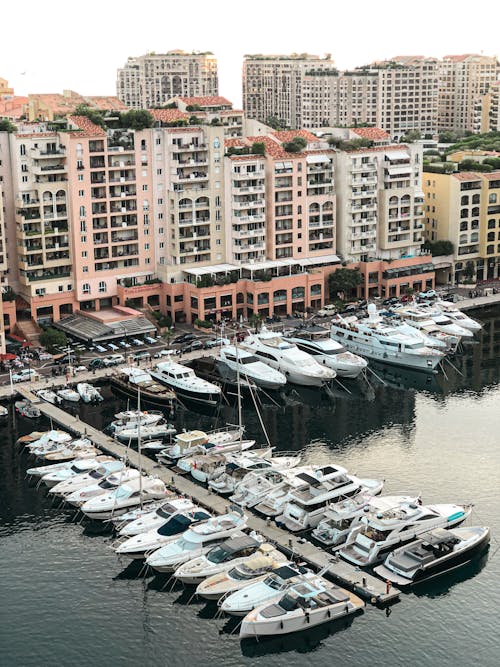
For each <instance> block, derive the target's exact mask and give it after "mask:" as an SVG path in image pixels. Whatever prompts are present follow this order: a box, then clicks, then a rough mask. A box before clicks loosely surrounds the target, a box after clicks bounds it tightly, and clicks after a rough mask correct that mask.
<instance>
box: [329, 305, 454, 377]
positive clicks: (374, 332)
mask: <svg viewBox="0 0 500 667" xmlns="http://www.w3.org/2000/svg"><path fill="white" fill-rule="evenodd" d="M370 305H371V304H370ZM330 335H331V337H332V338H334V339H335V340H337V341H339V342H340V343H342V344H343V345H344V346H345V347H346V348H347V349H348V350H350V351H351V352H354V353H355V354H361V355H363V356H365V357H368V359H374V360H376V361H380V362H382V363H387V364H395V365H396V366H404V367H406V368H415V369H418V370H424V371H433V370H434V369H435V368H436V366H437V365H438V364H439V363H440V362H441V360H442V359H443V358H444V356H445V355H444V353H443V352H441V351H440V350H436V349H435V348H430V347H426V346H425V345H424V344H423V342H422V341H421V340H420V338H419V337H418V336H416V335H414V336H410V335H408V334H405V333H402V332H401V331H399V330H398V328H397V327H396V326H391V325H388V324H384V323H380V322H378V321H375V320H371V319H370V318H368V319H364V320H358V318H357V317H354V316H349V317H341V316H340V315H337V316H336V317H334V318H333V319H332V321H331V329H330Z"/></svg>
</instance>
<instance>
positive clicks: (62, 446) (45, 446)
mask: <svg viewBox="0 0 500 667" xmlns="http://www.w3.org/2000/svg"><path fill="white" fill-rule="evenodd" d="M90 446H92V442H91V441H90V440H89V439H88V438H76V439H74V438H70V439H69V440H61V441H59V442H57V441H54V440H49V441H47V442H44V443H42V444H40V445H39V446H38V447H34V446H33V445H31V446H30V453H31V454H32V455H33V456H36V457H37V458H41V459H42V458H45V457H46V456H48V455H49V454H55V453H57V452H60V451H62V450H69V449H71V450H76V449H87V448H88V447H90Z"/></svg>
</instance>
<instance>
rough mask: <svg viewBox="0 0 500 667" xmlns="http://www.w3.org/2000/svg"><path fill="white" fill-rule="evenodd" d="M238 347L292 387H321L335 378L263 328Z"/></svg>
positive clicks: (328, 371)
mask: <svg viewBox="0 0 500 667" xmlns="http://www.w3.org/2000/svg"><path fill="white" fill-rule="evenodd" d="M241 347H242V348H243V349H244V350H247V351H248V352H251V353H252V354H254V355H255V356H256V357H257V358H258V359H260V360H261V361H263V362H264V363H266V364H268V365H269V366H271V367H272V368H275V369H276V370H278V371H280V373H283V374H284V375H285V377H286V378H287V380H288V381H289V382H293V383H294V384H300V385H306V386H312V387H322V386H323V385H325V384H327V383H328V382H330V381H331V380H333V378H334V377H335V371H333V370H331V369H330V368H326V367H325V366H323V365H321V364H319V363H318V362H317V361H316V360H315V359H314V358H313V357H312V356H311V355H310V354H307V352H303V351H302V350H299V348H298V347H297V346H296V345H295V344H294V343H290V342H288V341H286V340H285V339H284V338H283V337H282V336H280V335H279V334H277V333H276V332H275V331H270V330H268V329H267V327H265V326H263V327H262V328H261V330H260V332H259V333H256V334H251V335H249V336H247V337H246V338H245V340H244V341H243V342H242V343H241Z"/></svg>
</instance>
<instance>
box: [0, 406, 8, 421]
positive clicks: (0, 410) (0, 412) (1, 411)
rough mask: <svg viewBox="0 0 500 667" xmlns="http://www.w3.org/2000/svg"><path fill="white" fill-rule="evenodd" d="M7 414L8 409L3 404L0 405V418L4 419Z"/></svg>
mask: <svg viewBox="0 0 500 667" xmlns="http://www.w3.org/2000/svg"><path fill="white" fill-rule="evenodd" d="M8 416H9V410H8V408H6V407H5V405H0V419H6V418H7V417H8Z"/></svg>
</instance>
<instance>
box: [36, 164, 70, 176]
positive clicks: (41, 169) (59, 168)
mask: <svg viewBox="0 0 500 667" xmlns="http://www.w3.org/2000/svg"><path fill="white" fill-rule="evenodd" d="M33 173H34V174H41V175H44V174H47V173H50V174H57V173H66V165H65V164H46V165H43V166H40V165H38V164H35V165H34V166H33Z"/></svg>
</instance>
